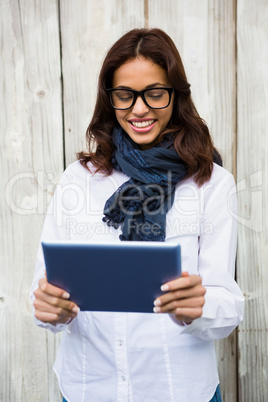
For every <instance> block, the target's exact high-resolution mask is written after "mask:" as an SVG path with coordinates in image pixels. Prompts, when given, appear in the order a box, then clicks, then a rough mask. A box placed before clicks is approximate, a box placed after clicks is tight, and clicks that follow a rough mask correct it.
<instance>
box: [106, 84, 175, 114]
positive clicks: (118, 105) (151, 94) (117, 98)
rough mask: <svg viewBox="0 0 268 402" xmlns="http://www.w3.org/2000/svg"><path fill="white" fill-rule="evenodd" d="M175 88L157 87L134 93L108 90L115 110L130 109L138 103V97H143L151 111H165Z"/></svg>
mask: <svg viewBox="0 0 268 402" xmlns="http://www.w3.org/2000/svg"><path fill="white" fill-rule="evenodd" d="M173 91H174V89H173V88H168V87H157V88H150V89H144V90H143V91H134V90H133V89H117V88H115V89H106V92H107V94H108V95H109V98H110V102H111V105H112V107H113V108H114V109H118V110H126V109H130V108H131V107H132V106H133V105H134V104H135V102H136V100H137V98H138V96H140V97H141V99H142V100H143V102H144V103H145V105H147V106H148V107H149V108H151V109H165V108H166V107H168V106H169V104H170V101H171V95H172V93H173Z"/></svg>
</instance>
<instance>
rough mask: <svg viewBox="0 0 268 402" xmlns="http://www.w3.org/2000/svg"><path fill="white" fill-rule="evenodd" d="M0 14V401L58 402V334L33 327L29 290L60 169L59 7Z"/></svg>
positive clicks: (28, 4)
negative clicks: (55, 362) (54, 364)
mask: <svg viewBox="0 0 268 402" xmlns="http://www.w3.org/2000/svg"><path fill="white" fill-rule="evenodd" d="M0 16H1V17H0V31H1V43H0V46H1V63H0V88H1V91H0V105H1V107H0V114H1V116H0V127H1V130H0V132H1V137H0V141H1V151H0V152H1V159H0V160H1V162H0V164H1V188H2V191H1V195H0V206H1V208H0V211H1V212H0V231H1V236H0V239H1V240H0V255H1V264H0V267H1V268H0V269H1V281H0V311H1V326H0V338H1V343H0V345H1V346H0V372H1V385H0V400H1V401H3V402H6V401H12V402H13V401H14V402H26V401H27V402H31V401H32V402H36V401H41V400H42V401H53V402H54V401H56V400H58V397H59V391H58V385H57V382H56V379H55V376H54V374H53V372H52V362H53V360H54V357H55V346H56V345H57V344H58V340H59V337H54V336H53V335H52V334H48V333H47V332H46V331H45V330H41V329H39V328H37V327H36V326H35V325H34V323H33V317H32V307H31V304H30V300H29V289H30V284H31V281H32V277H33V271H34V265H35V258H36V252H37V244H38V239H39V237H40V233H41V227H42V223H43V219H44V214H45V211H46V206H47V202H48V201H49V198H50V192H51V189H52V187H53V184H55V182H56V181H57V180H58V177H59V174H60V173H61V172H62V170H63V146H62V111H61V81H60V48H59V41H58V38H59V26H58V12H57V3H56V2H55V1H53V0H42V1H38V2H33V1H30V0H21V1H18V2H15V1H1V2H0Z"/></svg>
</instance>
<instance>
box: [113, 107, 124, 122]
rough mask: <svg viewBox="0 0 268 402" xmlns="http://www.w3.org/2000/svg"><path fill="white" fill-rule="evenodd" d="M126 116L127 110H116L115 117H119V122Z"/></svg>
mask: <svg viewBox="0 0 268 402" xmlns="http://www.w3.org/2000/svg"><path fill="white" fill-rule="evenodd" d="M125 116H126V112H124V111H123V110H115V117H116V118H117V120H118V122H120V121H122V120H123V119H124V118H125Z"/></svg>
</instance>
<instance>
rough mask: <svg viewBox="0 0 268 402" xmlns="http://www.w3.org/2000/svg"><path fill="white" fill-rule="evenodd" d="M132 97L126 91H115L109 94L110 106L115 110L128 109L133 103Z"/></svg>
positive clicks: (131, 94) (130, 93) (129, 92)
mask: <svg viewBox="0 0 268 402" xmlns="http://www.w3.org/2000/svg"><path fill="white" fill-rule="evenodd" d="M133 98H134V95H133V93H132V92H131V91H128V90H127V89H116V90H115V91H113V92H112V93H111V101H112V105H113V106H114V107H116V108H117V109H128V108H129V107H130V106H131V105H132V102H133Z"/></svg>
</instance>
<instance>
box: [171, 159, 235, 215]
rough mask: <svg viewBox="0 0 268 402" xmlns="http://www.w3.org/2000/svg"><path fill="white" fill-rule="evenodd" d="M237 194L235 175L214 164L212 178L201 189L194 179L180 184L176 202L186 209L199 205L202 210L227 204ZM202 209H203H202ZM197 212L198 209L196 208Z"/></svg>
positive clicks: (176, 192)
mask: <svg viewBox="0 0 268 402" xmlns="http://www.w3.org/2000/svg"><path fill="white" fill-rule="evenodd" d="M235 193H236V186H235V181H234V177H233V175H232V174H231V173H230V172H229V171H228V170H226V169H224V168H223V167H221V166H219V165H217V164H213V170H212V174H211V177H210V179H209V180H208V181H206V182H205V183H204V184H203V185H202V186H201V187H199V186H198V185H197V184H196V183H195V181H194V178H193V177H190V178H189V179H186V180H184V181H183V182H181V183H178V184H177V186H176V191H175V202H176V203H180V205H182V204H183V205H184V206H183V208H184V209H187V210H188V209H189V208H192V210H193V205H195V204H198V205H199V207H200V206H201V207H202V208H203V207H204V206H205V205H206V204H210V203H214V204H215V206H216V205H219V204H220V203H225V204H226V203H227V202H228V200H229V199H230V198H231V197H232V196H233V195H234V194H235ZM202 208H201V209H202ZM195 210H196V208H195Z"/></svg>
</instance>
